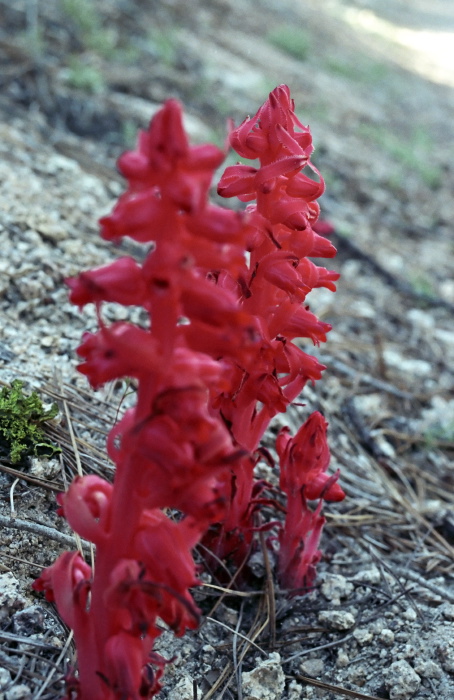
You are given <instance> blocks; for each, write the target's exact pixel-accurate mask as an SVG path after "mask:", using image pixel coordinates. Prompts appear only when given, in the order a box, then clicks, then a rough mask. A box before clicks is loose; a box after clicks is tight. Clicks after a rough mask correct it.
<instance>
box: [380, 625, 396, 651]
mask: <svg viewBox="0 0 454 700" xmlns="http://www.w3.org/2000/svg"><path fill="white" fill-rule="evenodd" d="M378 639H379V640H380V642H381V643H382V644H385V645H386V646H387V647H389V646H391V644H394V632H393V631H392V630H390V629H388V628H387V627H385V628H384V629H382V631H381V632H380V635H379V637H378Z"/></svg>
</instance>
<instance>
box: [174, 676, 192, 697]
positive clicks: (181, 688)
mask: <svg viewBox="0 0 454 700" xmlns="http://www.w3.org/2000/svg"><path fill="white" fill-rule="evenodd" d="M168 698H169V700H194V683H193V680H192V678H191V677H190V676H183V678H181V679H180V680H179V681H178V683H177V685H176V686H175V688H173V689H172V690H171V691H170V693H169V695H168Z"/></svg>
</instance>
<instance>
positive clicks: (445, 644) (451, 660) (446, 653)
mask: <svg viewBox="0 0 454 700" xmlns="http://www.w3.org/2000/svg"><path fill="white" fill-rule="evenodd" d="M437 655H438V658H439V659H440V663H441V665H442V667H443V668H444V670H445V671H447V672H448V673H454V639H447V640H443V641H441V642H440V643H439V644H438V645H437Z"/></svg>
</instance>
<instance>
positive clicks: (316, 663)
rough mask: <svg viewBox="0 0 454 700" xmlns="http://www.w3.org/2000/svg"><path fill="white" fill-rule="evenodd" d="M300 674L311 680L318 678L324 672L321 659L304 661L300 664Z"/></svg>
mask: <svg viewBox="0 0 454 700" xmlns="http://www.w3.org/2000/svg"><path fill="white" fill-rule="evenodd" d="M300 669H301V673H304V675H305V676H311V678H319V677H320V676H321V675H322V673H323V671H324V670H325V664H324V663H323V661H322V659H306V661H303V662H302V663H301V664H300Z"/></svg>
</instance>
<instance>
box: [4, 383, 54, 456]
mask: <svg viewBox="0 0 454 700" xmlns="http://www.w3.org/2000/svg"><path fill="white" fill-rule="evenodd" d="M23 386H24V383H23V382H21V381H20V380H19V379H15V380H14V381H13V383H12V384H11V386H6V387H4V388H3V389H2V390H1V392H0V451H1V452H4V453H7V454H9V456H10V459H11V461H12V462H13V463H17V462H20V460H21V459H22V457H24V456H25V455H30V454H33V455H35V456H38V455H46V456H51V455H53V454H54V453H55V452H60V448H59V447H57V446H56V445H53V444H52V443H51V442H48V441H47V440H46V436H45V434H44V431H43V429H42V424H43V423H44V422H45V421H48V420H51V419H52V418H55V416H56V415H57V413H58V406H57V404H52V407H51V408H50V409H48V410H45V409H44V407H43V404H42V402H41V399H40V398H39V396H38V394H37V393H36V391H34V392H32V393H31V394H30V395H29V396H26V395H25V394H24V391H23Z"/></svg>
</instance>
